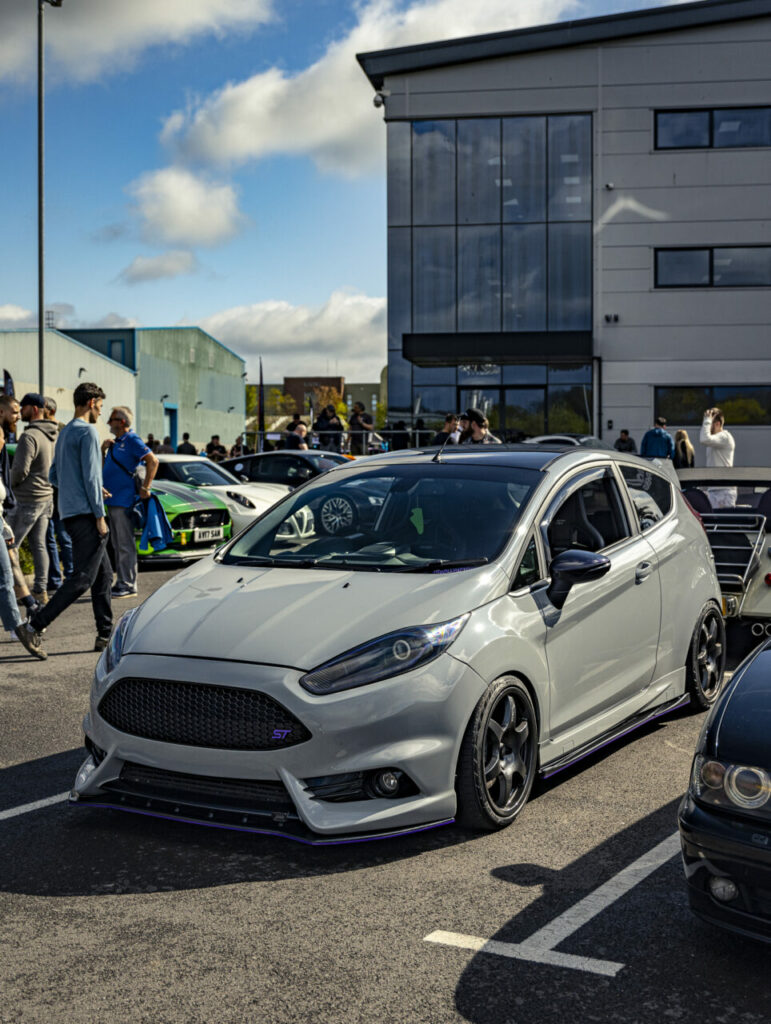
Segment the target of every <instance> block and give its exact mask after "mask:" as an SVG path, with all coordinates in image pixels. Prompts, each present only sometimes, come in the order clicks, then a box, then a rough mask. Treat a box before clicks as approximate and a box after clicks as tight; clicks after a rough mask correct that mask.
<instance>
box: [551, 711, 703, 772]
mask: <svg viewBox="0 0 771 1024" xmlns="http://www.w3.org/2000/svg"><path fill="white" fill-rule="evenodd" d="M690 702H691V698H690V696H689V695H688V694H687V693H686V694H684V696H683V697H682V699H681V700H679V701H678V702H677V704H673V705H672V707H671V708H665V709H664V710H663V711H656V712H655V714H652V715H649V716H648V717H647V718H644V719H643V720H642V722H636V723H635V724H634V725H630V726H629V728H628V729H624V731H623V732H620V733H619V734H618V735H617V736H614V737H613V738H612V739H609V740H606V741H605V743H601V744H600V745H599V747H593V748H592V749H591V750H587V751H586V753H585V754H581V755H580V756H579V757H577V758H575V760H573V761H569V762H568V763H567V764H563V765H562V766H561V767H560V768H557V769H555V770H554V771H553V772H549V774H548V775H544V776H543V778H544V779H550V778H552V776H554V775H559V773H560V772H564V771H565V769H566V768H572V766H573V765H574V764H578V762H579V761H583V759H584V758H585V757H591V755H592V754H596V753H597V751H598V750H602V749H603V748H604V747H607V746H609V745H610V744H611V743H615V742H616V740H620V739H621V737H622V736H627V735H628V734H629V733H630V732H634V731H635V729H640V728H641V727H642V726H643V725H647V724H648V722H652V721H653V720H654V719H656V718H661V717H662V716H663V715H668V714H669V713H670V711H677V709H678V708H681V707H683V705H685V704H690Z"/></svg>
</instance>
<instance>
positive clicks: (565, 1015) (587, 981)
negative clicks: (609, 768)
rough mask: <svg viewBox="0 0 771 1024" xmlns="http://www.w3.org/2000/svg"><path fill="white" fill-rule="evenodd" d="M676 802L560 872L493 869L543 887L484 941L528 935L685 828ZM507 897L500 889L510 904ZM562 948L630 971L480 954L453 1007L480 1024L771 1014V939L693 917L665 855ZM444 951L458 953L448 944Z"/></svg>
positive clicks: (677, 870) (510, 879)
mask: <svg viewBox="0 0 771 1024" xmlns="http://www.w3.org/2000/svg"><path fill="white" fill-rule="evenodd" d="M679 802H680V801H679V799H676V800H672V801H670V802H669V803H667V804H665V805H664V806H662V807H660V808H659V809H658V810H656V811H654V812H653V813H651V814H649V815H647V816H646V817H644V818H641V819H639V820H638V821H635V822H634V823H633V824H631V825H630V826H629V827H627V828H626V829H624V830H623V831H621V832H618V833H616V834H614V835H613V836H611V837H610V838H608V839H607V840H606V841H605V842H603V843H601V844H599V845H598V846H595V847H593V848H592V849H591V850H589V851H588V852H587V853H586V854H584V855H583V856H581V857H579V858H578V859H577V860H575V861H573V862H572V863H571V864H568V865H567V866H566V867H564V868H562V869H561V870H553V869H551V868H548V867H544V866H543V865H541V864H533V863H514V864H501V865H498V866H496V867H494V868H492V869H491V872H490V873H491V875H492V876H493V877H494V878H496V879H498V880H499V881H500V882H501V883H502V884H503V885H504V886H509V885H514V886H518V887H520V888H533V887H538V886H540V887H541V888H542V892H541V893H540V894H539V895H538V896H537V898H535V899H534V900H533V902H532V903H530V904H529V905H528V906H526V907H525V908H524V909H523V910H522V911H520V912H519V913H518V914H517V915H516V916H515V917H513V918H512V919H511V920H509V921H507V922H506V924H505V925H504V926H503V927H502V928H499V929H498V930H497V931H496V932H495V933H494V934H491V935H482V936H480V937H481V938H484V939H494V940H497V941H499V942H505V943H522V942H525V941H526V940H527V939H528V938H529V937H530V936H531V935H533V934H534V933H535V932H536V931H538V930H539V929H541V928H543V927H544V926H545V925H547V924H549V923H550V922H551V921H553V920H554V919H555V918H557V917H558V916H559V915H561V914H563V913H564V912H565V911H566V910H568V909H569V908H571V907H573V906H574V905H575V904H576V903H578V902H579V901H580V900H582V899H583V898H584V897H585V896H587V895H588V894H589V893H591V892H593V891H594V890H595V889H597V888H598V887H599V886H600V885H602V884H603V883H605V882H606V881H607V880H608V879H610V878H612V877H613V876H614V875H616V874H617V873H618V872H619V871H621V870H622V869H623V868H625V867H627V866H628V865H629V864H631V863H632V862H633V861H635V860H637V859H638V858H639V857H640V856H642V855H643V854H645V853H647V852H648V851H649V850H651V849H653V847H655V846H656V845H657V844H658V843H660V842H661V841H662V840H664V839H666V838H667V837H668V836H671V835H672V834H673V833H674V832H675V831H676V830H677V807H678V804H679ZM515 827H516V826H515ZM506 899H507V898H506V894H505V892H503V893H502V894H501V902H506ZM437 948H441V947H437ZM558 951H560V952H564V953H571V954H574V955H577V956H582V957H589V958H592V959H598V960H611V961H614V962H616V963H622V964H624V967H623V969H622V970H621V971H620V972H619V974H618V975H617V976H616V977H615V978H612V977H604V976H600V975H598V974H593V973H585V972H583V971H579V970H574V969H569V968H566V967H561V966H551V965H544V964H537V963H533V962H530V961H527V960H520V959H509V958H506V957H503V956H498V955H494V954H489V953H477V954H475V955H474V956H473V957H472V958H471V960H470V962H469V963H468V965H467V967H466V968H465V970H463V972H462V974H461V976H460V980H459V982H458V984H457V987H456V991H455V1006H456V1009H457V1010H458V1012H459V1013H460V1014H461V1015H462V1017H463V1018H464V1019H465V1020H468V1021H473V1022H479V1024H512V1022H513V1021H520V1020H524V1019H529V1020H536V1021H538V1020H544V1021H548V1020H558V1019H559V1020H565V1019H567V1020H571V1019H572V1020H579V1021H584V1020H591V1021H611V1020H613V1021H615V1020H619V1021H622V1020H626V1021H634V1022H643V1021H651V1022H658V1021H660V1020H661V1019H668V1018H670V1017H671V1018H672V1019H677V1021H678V1022H680V1024H691V1022H693V1024H703V1022H704V1021H705V1020H709V1019H720V1016H721V1010H724V1009H726V1008H727V1005H729V1004H730V1007H731V1014H732V1016H731V1017H730V1019H731V1020H742V1021H747V1022H758V1024H760V1022H765V1021H767V1020H768V1019H769V1017H771V995H770V994H769V992H768V990H767V989H764V988H763V986H759V985H758V984H757V979H758V978H759V977H761V976H765V971H766V965H767V960H768V947H767V946H764V945H762V944H761V943H759V942H753V941H751V940H750V939H745V938H742V937H739V936H735V935H731V934H729V933H727V932H721V931H720V930H718V929H716V928H714V927H712V926H710V925H708V924H706V923H704V922H701V921H700V920H699V919H698V918H696V917H695V916H694V915H693V914H692V913H691V911H690V909H689V907H688V902H687V894H686V885H685V877H684V874H683V868H682V863H681V860H680V858H679V857H673V858H671V859H670V860H668V861H666V863H664V864H663V865H661V867H659V868H658V869H656V871H654V872H653V874H651V875H649V876H648V878H646V879H645V880H643V881H642V882H641V883H640V884H638V885H637V886H635V887H634V888H633V889H631V890H630V891H629V892H627V893H626V894H625V895H623V896H622V897H621V898H620V899H619V900H618V902H616V903H614V904H612V905H610V906H608V907H607V908H606V909H604V910H603V911H601V912H600V913H599V914H598V915H597V916H596V917H595V918H593V919H592V920H591V921H589V922H587V923H586V924H585V925H584V926H583V927H582V928H580V929H579V930H578V931H576V932H575V933H574V934H572V935H570V936H569V937H568V938H567V939H566V940H565V941H563V942H562V943H561V944H560V945H559V946H558ZM445 955H453V954H450V953H449V950H448V951H447V953H446V954H445ZM455 955H457V953H456V954H455ZM525 1008H526V1009H525ZM557 1008H558V1012H557ZM520 1014H523V1015H522V1016H521V1015H520ZM733 1014H735V1016H733ZM725 1019H726V1020H727V1019H729V1018H728V1017H726V1018H725Z"/></svg>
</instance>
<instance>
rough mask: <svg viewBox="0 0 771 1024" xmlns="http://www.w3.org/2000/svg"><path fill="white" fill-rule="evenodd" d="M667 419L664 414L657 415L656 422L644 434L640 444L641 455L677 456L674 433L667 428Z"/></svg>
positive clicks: (668, 457) (666, 457) (664, 457)
mask: <svg viewBox="0 0 771 1024" xmlns="http://www.w3.org/2000/svg"><path fill="white" fill-rule="evenodd" d="M666 425H667V421H666V420H665V419H664V417H663V416H657V417H656V423H655V425H654V426H652V427H651V429H650V430H646V432H645V433H644V434H643V439H642V443H641V444H640V455H646V456H647V457H648V458H658V459H672V458H674V456H675V442H674V439H673V438H672V435H671V434H670V433H669V432H668V431H667V430H665V427H666Z"/></svg>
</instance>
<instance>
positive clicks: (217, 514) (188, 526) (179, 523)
mask: <svg viewBox="0 0 771 1024" xmlns="http://www.w3.org/2000/svg"><path fill="white" fill-rule="evenodd" d="M229 522H230V513H229V512H228V510H227V509H226V508H223V509H207V510H205V511H197V512H180V513H179V515H176V516H174V517H173V518H172V519H171V520H170V523H171V528H172V529H173V530H193V529H195V527H196V526H202V527H209V526H227V524H228V523H229Z"/></svg>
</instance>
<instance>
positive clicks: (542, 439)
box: [524, 434, 615, 451]
mask: <svg viewBox="0 0 771 1024" xmlns="http://www.w3.org/2000/svg"><path fill="white" fill-rule="evenodd" d="M524 443H525V444H572V445H575V446H576V447H581V448H601V449H602V450H603V451H615V449H614V448H613V445H610V444H608V443H607V441H601V440H600V438H599V437H595V436H594V434H539V435H538V436H537V437H528V439H527V440H526V441H525V442H524Z"/></svg>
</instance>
